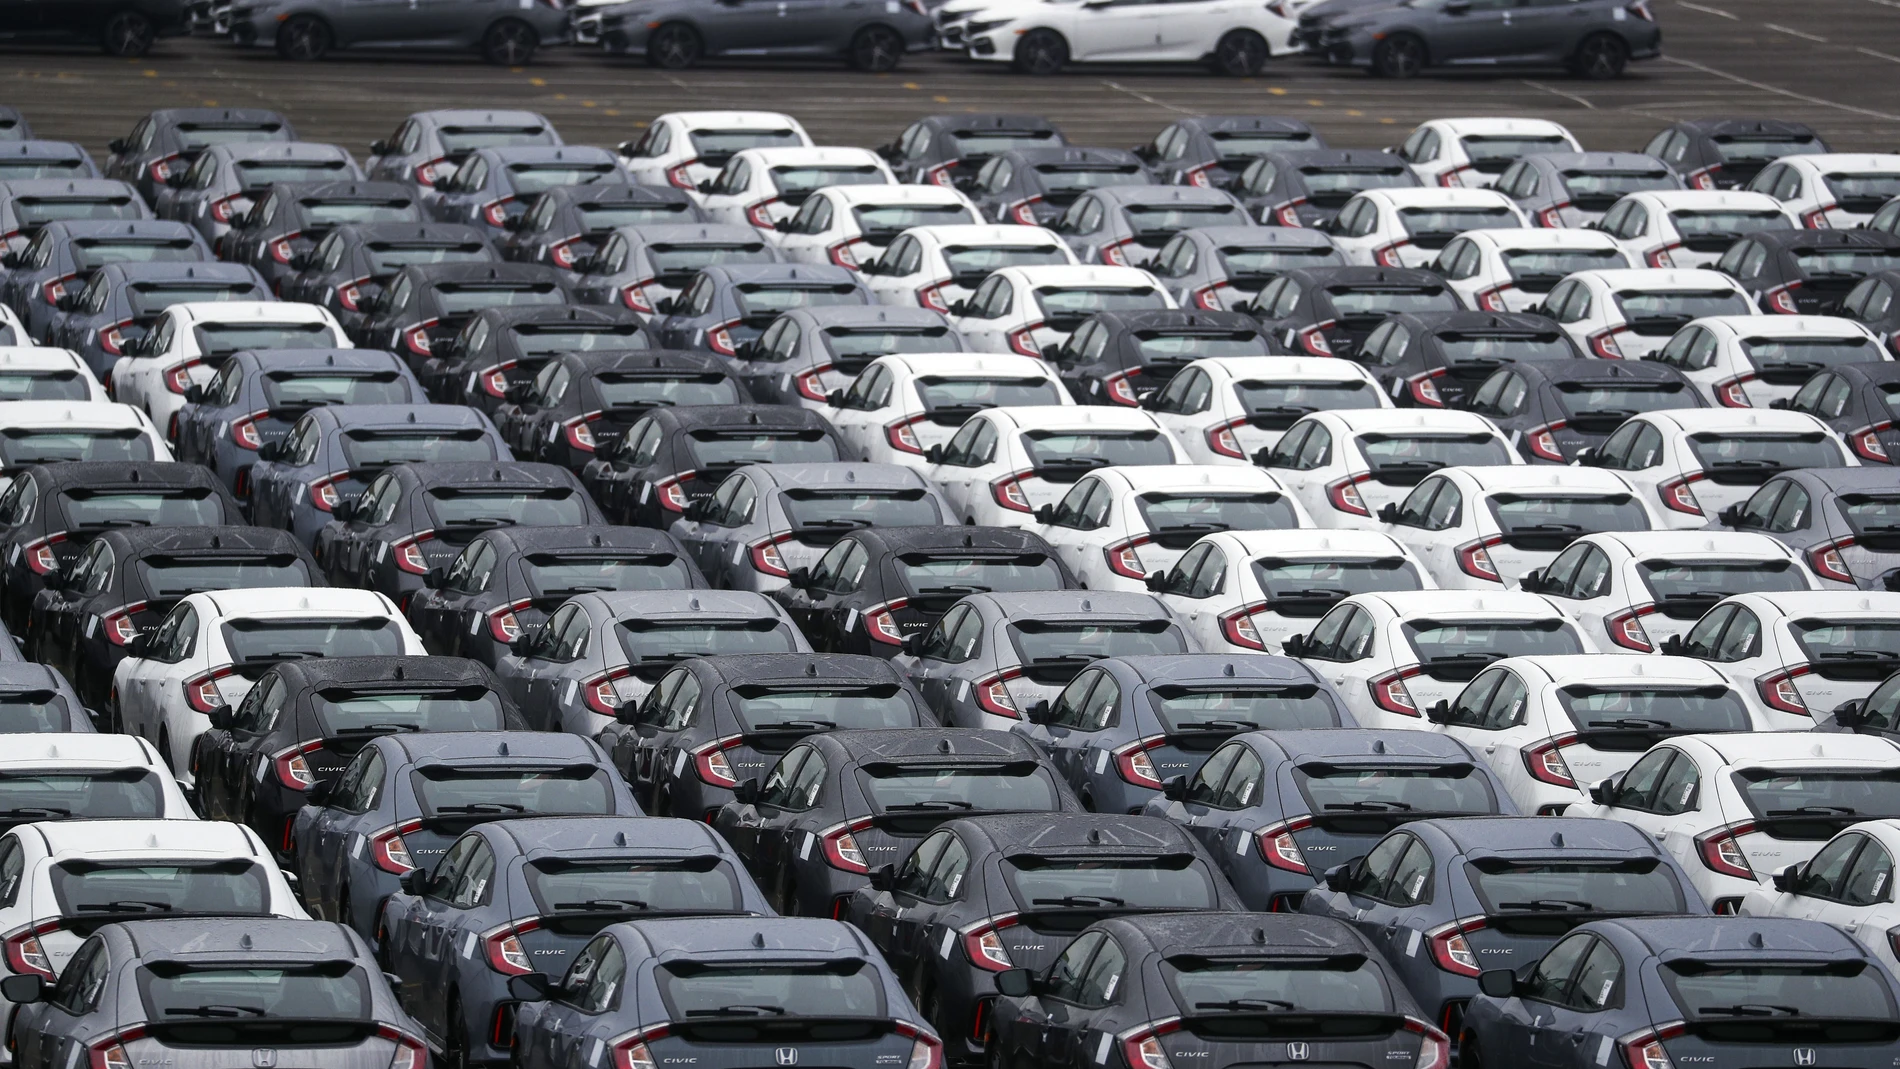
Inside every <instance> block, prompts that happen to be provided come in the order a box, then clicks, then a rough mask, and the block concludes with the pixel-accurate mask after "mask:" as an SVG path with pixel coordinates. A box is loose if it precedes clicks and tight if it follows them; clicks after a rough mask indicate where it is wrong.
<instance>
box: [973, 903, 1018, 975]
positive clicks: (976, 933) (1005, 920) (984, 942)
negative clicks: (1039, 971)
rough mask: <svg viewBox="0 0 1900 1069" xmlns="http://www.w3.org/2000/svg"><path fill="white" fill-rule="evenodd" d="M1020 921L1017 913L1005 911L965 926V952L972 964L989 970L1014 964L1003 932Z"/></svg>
mask: <svg viewBox="0 0 1900 1069" xmlns="http://www.w3.org/2000/svg"><path fill="white" fill-rule="evenodd" d="M1020 923H1022V922H1021V921H1020V920H1018V919H1017V916H1016V914H1014V913H1004V914H1000V915H998V916H995V917H990V918H987V919H985V920H980V921H978V922H976V923H975V924H972V925H969V926H967V927H965V928H963V929H962V930H961V934H962V936H963V952H964V953H965V954H968V955H969V956H970V964H972V965H974V966H976V967H977V968H979V969H983V970H985V971H988V972H1002V971H1003V970H1004V969H1007V968H1009V967H1011V966H1012V965H1014V964H1015V963H1014V962H1012V961H1011V960H1010V958H1009V950H1008V948H1006V947H1004V946H1003V936H1002V934H1001V933H1002V932H1003V930H1004V929H1006V928H1014V927H1016V925H1018V924H1020Z"/></svg>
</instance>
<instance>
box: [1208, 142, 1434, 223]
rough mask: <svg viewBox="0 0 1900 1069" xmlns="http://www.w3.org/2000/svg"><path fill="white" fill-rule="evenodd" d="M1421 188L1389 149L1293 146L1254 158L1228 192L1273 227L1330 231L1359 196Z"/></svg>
mask: <svg viewBox="0 0 1900 1069" xmlns="http://www.w3.org/2000/svg"><path fill="white" fill-rule="evenodd" d="M1418 184H1419V181H1418V176H1417V175H1415V174H1413V173H1412V169H1411V168H1410V167H1408V166H1406V163H1405V161H1404V160H1403V159H1400V158H1399V157H1398V156H1397V155H1395V154H1394V153H1392V152H1389V151H1385V150H1376V151H1375V150H1369V149H1360V148H1339V149H1326V148H1318V147H1307V148H1292V147H1289V148H1285V149H1275V150H1274V151H1272V152H1269V153H1267V154H1266V155H1264V156H1261V157H1259V158H1258V159H1255V160H1254V161H1253V162H1252V163H1249V164H1248V165H1247V168H1246V170H1244V171H1242V172H1241V173H1240V175H1239V176H1238V177H1236V178H1235V179H1233V181H1232V184H1230V185H1229V186H1227V188H1228V189H1229V190H1230V191H1232V192H1233V194H1234V195H1235V196H1237V197H1239V198H1240V199H1241V203H1243V204H1245V205H1246V206H1247V210H1248V212H1249V213H1251V214H1252V215H1253V217H1254V218H1255V219H1258V220H1259V221H1260V222H1262V223H1266V224H1267V225H1269V226H1284V227H1314V228H1317V229H1325V227H1326V225H1327V224H1328V223H1331V222H1332V221H1333V220H1334V219H1335V218H1337V217H1338V215H1339V209H1340V208H1342V207H1344V206H1345V205H1346V202H1347V201H1349V200H1351V199H1352V198H1353V196H1354V195H1355V194H1359V193H1364V192H1366V191H1367V190H1372V189H1405V188H1409V187H1412V186H1416V185H1418Z"/></svg>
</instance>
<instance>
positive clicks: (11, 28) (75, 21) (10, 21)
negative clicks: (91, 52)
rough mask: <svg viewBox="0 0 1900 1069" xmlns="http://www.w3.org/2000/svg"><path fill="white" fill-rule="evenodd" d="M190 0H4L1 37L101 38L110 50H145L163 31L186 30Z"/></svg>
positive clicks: (173, 34) (110, 53)
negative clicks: (55, 0) (52, 0)
mask: <svg viewBox="0 0 1900 1069" xmlns="http://www.w3.org/2000/svg"><path fill="white" fill-rule="evenodd" d="M188 29H189V27H188V26H187V25H186V22H185V0H61V2H59V3H56V4H44V3H38V2H36V0H0V41H9V42H13V41H17V42H20V43H23V44H27V43H35V42H46V43H52V44H76V43H80V42H86V43H91V44H97V45H98V46H99V47H100V48H101V49H103V50H104V51H105V54H106V55H108V56H125V57H128V58H130V57H135V56H142V55H144V54H145V53H146V52H148V51H150V50H151V48H152V43H153V42H154V41H157V40H158V39H159V38H160V37H176V36H179V35H180V34H183V33H186V32H187V31H188Z"/></svg>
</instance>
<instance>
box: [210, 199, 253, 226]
mask: <svg viewBox="0 0 1900 1069" xmlns="http://www.w3.org/2000/svg"><path fill="white" fill-rule="evenodd" d="M241 200H245V198H244V196H243V194H238V195H236V196H231V197H225V198H223V199H222V200H214V201H212V202H211V209H210V211H211V218H213V219H215V220H217V221H218V222H220V223H228V222H230V221H231V213H232V212H233V211H234V210H235V209H233V208H232V207H231V206H232V205H233V204H236V203H237V202H238V201H241ZM247 203H248V202H247Z"/></svg>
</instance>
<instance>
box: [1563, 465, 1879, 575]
mask: <svg viewBox="0 0 1900 1069" xmlns="http://www.w3.org/2000/svg"><path fill="white" fill-rule="evenodd" d="M1846 470H1848V471H1858V470H1860V469H1858V468H1849V469H1846ZM1584 538H1586V539H1588V540H1590V541H1592V542H1610V541H1614V542H1619V543H1621V544H1622V546H1623V548H1624V549H1626V550H1628V551H1629V553H1630V554H1631V555H1632V556H1636V557H1648V556H1662V557H1665V558H1667V557H1703V556H1706V557H1713V558H1721V557H1729V558H1734V557H1761V558H1764V559H1768V560H1792V559H1793V556H1794V554H1793V552H1792V551H1791V550H1789V548H1788V544H1787V543H1785V542H1783V541H1781V540H1780V539H1778V538H1775V537H1774V536H1772V535H1765V534H1756V533H1755V532H1753V531H1599V532H1596V533H1594V534H1588V535H1584Z"/></svg>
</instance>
